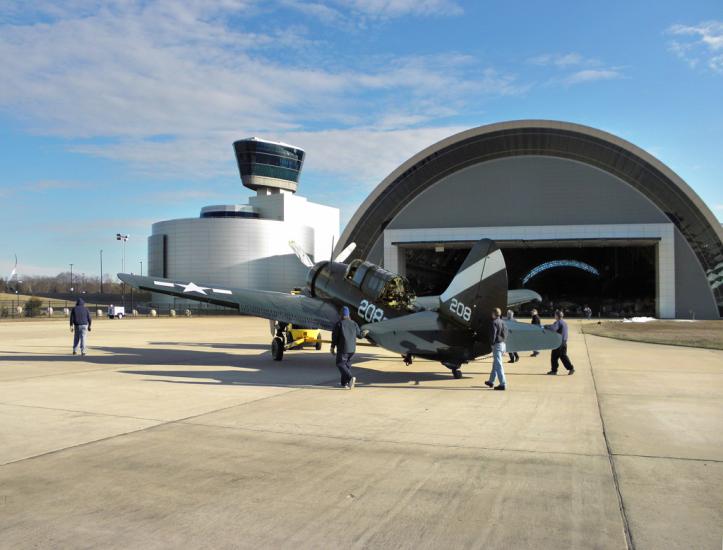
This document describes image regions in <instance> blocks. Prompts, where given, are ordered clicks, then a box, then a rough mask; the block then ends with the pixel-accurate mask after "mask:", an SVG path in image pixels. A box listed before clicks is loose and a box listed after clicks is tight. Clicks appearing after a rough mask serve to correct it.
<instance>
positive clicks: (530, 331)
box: [505, 320, 562, 351]
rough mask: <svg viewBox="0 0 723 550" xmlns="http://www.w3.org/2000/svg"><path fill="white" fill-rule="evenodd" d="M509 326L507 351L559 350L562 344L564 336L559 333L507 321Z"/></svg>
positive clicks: (537, 326)
mask: <svg viewBox="0 0 723 550" xmlns="http://www.w3.org/2000/svg"><path fill="white" fill-rule="evenodd" d="M505 325H507V332H508V334H507V342H506V344H507V351H536V350H537V351H540V350H543V349H557V348H559V347H560V344H561V343H562V336H560V335H559V334H558V333H557V332H553V331H551V330H546V329H544V328H542V327H541V326H539V325H532V324H529V323H518V322H517V321H514V320H512V321H509V320H505Z"/></svg>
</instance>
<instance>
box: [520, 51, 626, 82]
mask: <svg viewBox="0 0 723 550" xmlns="http://www.w3.org/2000/svg"><path fill="white" fill-rule="evenodd" d="M528 62H529V63H532V64H533V65H539V66H541V67H547V68H549V70H551V71H553V76H552V78H551V79H550V80H549V82H548V83H549V84H560V83H562V84H564V85H567V86H572V85H575V84H583V83H586V82H594V81H598V80H613V79H616V78H623V74H622V70H621V68H620V67H604V66H602V62H601V61H600V60H598V59H595V58H591V57H585V56H584V55H582V54H580V53H578V52H567V53H546V54H542V55H538V56H535V57H532V58H530V59H529V60H528ZM570 71H572V72H570Z"/></svg>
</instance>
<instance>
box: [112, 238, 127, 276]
mask: <svg viewBox="0 0 723 550" xmlns="http://www.w3.org/2000/svg"><path fill="white" fill-rule="evenodd" d="M129 237H130V235H121V234H120V233H116V234H115V240H116V241H121V242H122V243H123V259H122V262H121V271H122V272H123V273H125V272H126V242H127V241H128V238H129Z"/></svg>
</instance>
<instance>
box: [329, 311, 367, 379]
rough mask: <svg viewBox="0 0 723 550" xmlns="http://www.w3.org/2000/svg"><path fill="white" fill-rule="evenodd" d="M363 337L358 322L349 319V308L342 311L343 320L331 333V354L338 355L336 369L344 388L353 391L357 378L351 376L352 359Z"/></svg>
mask: <svg viewBox="0 0 723 550" xmlns="http://www.w3.org/2000/svg"><path fill="white" fill-rule="evenodd" d="M361 337H362V331H361V329H360V328H359V325H357V324H356V321H353V320H352V319H351V318H350V317H349V308H348V307H346V306H344V307H343V308H342V309H341V319H340V320H339V321H338V322H337V323H336V325H335V326H334V330H333V331H332V333H331V353H332V354H333V355H336V368H338V369H339V373H340V374H341V383H340V384H339V385H340V386H341V387H342V388H346V389H348V390H353V389H354V385H355V384H356V376H352V375H351V358H352V356H353V355H354V353H355V352H356V339H357V338H361Z"/></svg>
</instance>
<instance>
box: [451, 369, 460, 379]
mask: <svg viewBox="0 0 723 550" xmlns="http://www.w3.org/2000/svg"><path fill="white" fill-rule="evenodd" d="M452 376H454V377H455V378H456V379H457V380H459V379H460V378H462V371H461V370H459V369H452Z"/></svg>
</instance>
